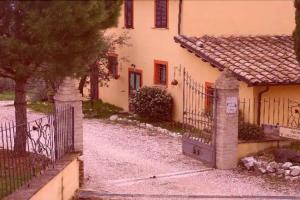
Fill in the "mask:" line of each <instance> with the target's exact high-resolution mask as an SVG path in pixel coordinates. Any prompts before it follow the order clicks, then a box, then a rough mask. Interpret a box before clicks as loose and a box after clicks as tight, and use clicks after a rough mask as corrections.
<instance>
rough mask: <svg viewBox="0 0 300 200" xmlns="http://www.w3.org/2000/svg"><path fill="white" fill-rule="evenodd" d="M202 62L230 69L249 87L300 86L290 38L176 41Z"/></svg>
mask: <svg viewBox="0 0 300 200" xmlns="http://www.w3.org/2000/svg"><path fill="white" fill-rule="evenodd" d="M174 39H175V41H176V42H177V43H180V45H181V46H182V47H184V48H186V49H187V50H188V51H190V52H191V53H194V54H196V55H197V56H198V57H200V58H201V59H202V60H204V61H207V62H210V63H211V64H212V65H213V66H214V67H217V68H218V69H219V70H223V69H224V68H225V67H227V68H229V69H230V70H231V71H232V72H233V74H235V75H236V76H237V77H238V78H239V79H240V80H242V81H245V82H246V83H248V84H250V85H279V84H300V66H299V64H298V61H297V60H296V56H295V52H294V41H293V38H292V37H291V36H286V35H282V36H240V37H235V36H230V37H210V36H203V37H198V38H197V37H186V36H183V35H179V36H176V37H174Z"/></svg>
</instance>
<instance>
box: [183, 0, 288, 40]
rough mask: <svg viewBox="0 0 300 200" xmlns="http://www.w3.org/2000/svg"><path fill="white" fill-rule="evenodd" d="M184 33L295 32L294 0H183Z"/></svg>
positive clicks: (251, 33) (255, 33)
mask: <svg viewBox="0 0 300 200" xmlns="http://www.w3.org/2000/svg"><path fill="white" fill-rule="evenodd" d="M183 13H184V14H183V19H182V24H183V25H182V29H183V34H187V35H199V34H201V35H202V34H207V35H220V34H221V35H253V34H254V35H257V34H291V30H293V28H294V7H293V0H251V1H248V0H240V1H231V0H214V1H211V0H201V1H195V0H183Z"/></svg>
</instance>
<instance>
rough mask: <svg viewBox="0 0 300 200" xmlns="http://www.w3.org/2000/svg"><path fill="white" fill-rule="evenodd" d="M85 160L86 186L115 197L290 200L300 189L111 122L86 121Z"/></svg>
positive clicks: (168, 139)
mask: <svg viewBox="0 0 300 200" xmlns="http://www.w3.org/2000/svg"><path fill="white" fill-rule="evenodd" d="M84 160H85V163H84V164H85V175H86V178H87V180H86V184H85V188H89V189H93V190H96V191H98V193H101V194H105V193H114V194H115V195H112V196H115V197H120V198H121V199H123V198H125V197H127V196H132V197H136V198H133V199H152V198H155V199H173V198H174V199H183V198H188V197H190V198H193V197H194V198H197V195H209V196H211V195H212V196H215V197H216V199H219V198H223V197H226V196H227V197H230V196H231V195H234V196H243V197H245V196H248V197H249V196H253V197H252V198H255V197H256V196H265V197H264V198H263V199H265V198H267V197H266V196H273V195H274V196H277V198H278V199H284V198H285V196H286V195H294V196H297V195H299V194H300V191H299V189H298V188H299V185H298V188H297V187H290V186H287V185H286V184H281V185H277V184H271V183H270V182H268V181H265V180H264V179H262V178H260V177H255V176H249V175H247V174H245V173H239V172H238V170H225V171H222V170H215V169H210V168H208V167H206V166H205V165H203V164H202V163H201V162H199V161H195V160H193V159H190V158H188V157H186V156H184V155H182V153H181V140H180V139H178V138H174V137H171V136H168V135H163V134H158V133H155V132H151V131H148V130H146V129H142V128H137V127H134V126H129V125H121V124H114V123H112V122H107V121H99V120H85V121H84ZM128 194H130V195H128ZM132 194H133V195H132ZM191 195H196V196H191ZM299 197H300V196H299ZM231 198H232V197H231ZM252 198H251V199H252ZM257 198H258V197H257ZM273 198H275V197H273Z"/></svg>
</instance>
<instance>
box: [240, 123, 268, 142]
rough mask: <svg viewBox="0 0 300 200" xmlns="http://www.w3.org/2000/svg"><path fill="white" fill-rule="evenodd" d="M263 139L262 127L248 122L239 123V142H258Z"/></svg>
mask: <svg viewBox="0 0 300 200" xmlns="http://www.w3.org/2000/svg"><path fill="white" fill-rule="evenodd" d="M264 137H265V134H264V131H263V129H262V127H260V126H258V125H256V124H252V123H249V122H239V139H240V140H259V139H263V138H264Z"/></svg>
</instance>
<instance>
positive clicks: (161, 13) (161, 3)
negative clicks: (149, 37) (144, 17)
mask: <svg viewBox="0 0 300 200" xmlns="http://www.w3.org/2000/svg"><path fill="white" fill-rule="evenodd" d="M155 27H156V28H168V0H155Z"/></svg>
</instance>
